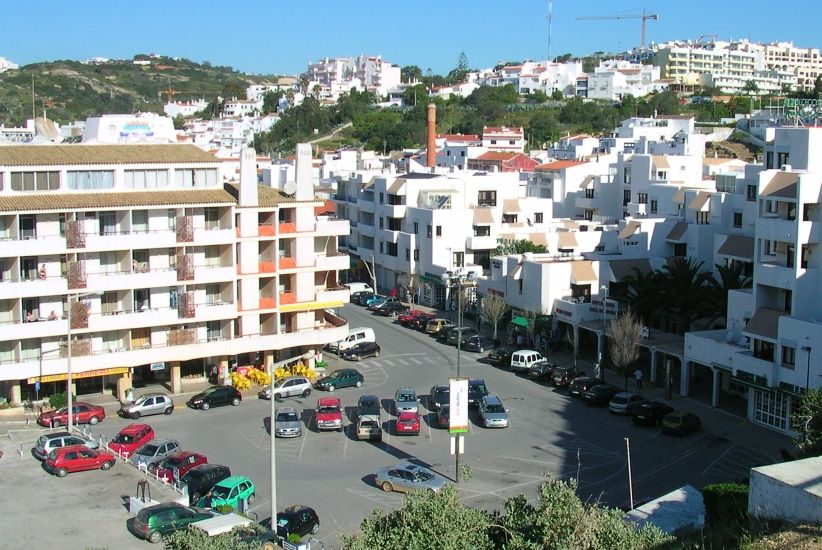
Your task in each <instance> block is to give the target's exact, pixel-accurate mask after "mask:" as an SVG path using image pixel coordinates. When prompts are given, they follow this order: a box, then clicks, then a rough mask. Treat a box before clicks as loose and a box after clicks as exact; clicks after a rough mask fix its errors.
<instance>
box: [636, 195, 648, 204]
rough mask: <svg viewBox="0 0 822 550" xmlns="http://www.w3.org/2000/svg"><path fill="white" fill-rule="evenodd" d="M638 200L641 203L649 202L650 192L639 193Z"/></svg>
mask: <svg viewBox="0 0 822 550" xmlns="http://www.w3.org/2000/svg"><path fill="white" fill-rule="evenodd" d="M636 195H637V198H636V201H637V202H638V203H639V204H648V193H637V194H636Z"/></svg>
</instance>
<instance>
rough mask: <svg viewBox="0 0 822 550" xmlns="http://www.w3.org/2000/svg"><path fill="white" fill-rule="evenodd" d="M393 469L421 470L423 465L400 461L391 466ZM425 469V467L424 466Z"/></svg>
mask: <svg viewBox="0 0 822 550" xmlns="http://www.w3.org/2000/svg"><path fill="white" fill-rule="evenodd" d="M392 468H394V469H395V470H406V471H409V472H417V471H419V470H422V469H423V468H424V466H420V465H419V464H414V463H412V462H400V463H399V464H397V465H395V466H392ZM426 469H427V468H426Z"/></svg>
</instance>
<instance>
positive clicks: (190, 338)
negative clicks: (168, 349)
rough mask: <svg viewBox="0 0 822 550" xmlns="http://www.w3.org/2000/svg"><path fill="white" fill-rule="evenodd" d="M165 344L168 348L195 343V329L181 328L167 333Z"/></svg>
mask: <svg viewBox="0 0 822 550" xmlns="http://www.w3.org/2000/svg"><path fill="white" fill-rule="evenodd" d="M166 343H167V344H168V345H169V346H183V345H186V344H196V343H197V329H196V328H182V329H175V330H170V331H168V335H167V337H166Z"/></svg>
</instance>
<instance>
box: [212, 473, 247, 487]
mask: <svg viewBox="0 0 822 550" xmlns="http://www.w3.org/2000/svg"><path fill="white" fill-rule="evenodd" d="M243 481H251V480H250V479H248V478H247V477H245V476H228V477H227V478H225V479H223V480H222V481H218V482H217V485H222V486H223V487H233V486H234V485H237V484H238V483H242V482H243ZM217 485H215V487H216V486H217Z"/></svg>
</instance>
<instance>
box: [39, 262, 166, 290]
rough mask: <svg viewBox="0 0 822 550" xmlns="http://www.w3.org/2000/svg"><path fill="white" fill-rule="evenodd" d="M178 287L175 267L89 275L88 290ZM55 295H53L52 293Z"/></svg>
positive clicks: (102, 272)
mask: <svg viewBox="0 0 822 550" xmlns="http://www.w3.org/2000/svg"><path fill="white" fill-rule="evenodd" d="M157 286H177V270H176V269H175V268H173V267H163V268H157V269H149V270H148V271H146V272H140V271H100V272H97V273H89V274H88V283H87V287H88V288H93V289H94V290H95V291H99V292H103V291H106V290H120V289H122V288H150V287H157ZM52 294H53V293H52Z"/></svg>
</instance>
